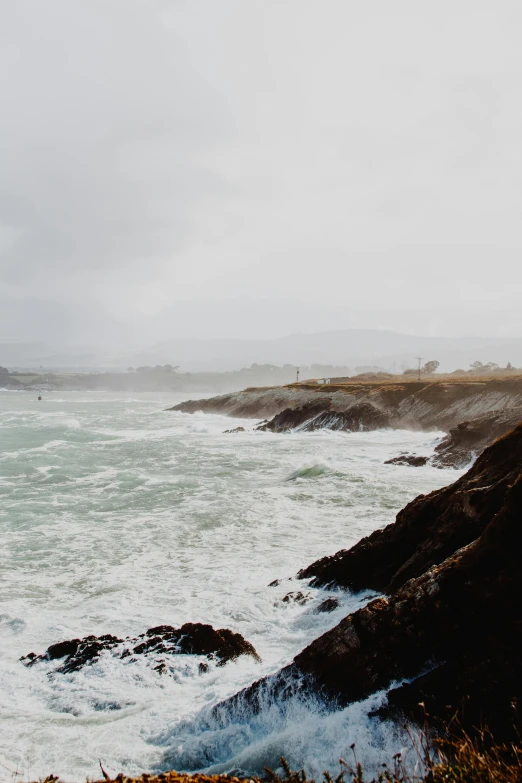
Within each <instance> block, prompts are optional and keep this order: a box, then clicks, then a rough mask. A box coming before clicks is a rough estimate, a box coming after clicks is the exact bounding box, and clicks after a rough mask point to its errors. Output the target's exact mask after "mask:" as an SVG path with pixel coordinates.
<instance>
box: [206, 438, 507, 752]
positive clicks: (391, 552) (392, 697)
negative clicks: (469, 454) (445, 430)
mask: <svg viewBox="0 0 522 783" xmlns="http://www.w3.org/2000/svg"><path fill="white" fill-rule="evenodd" d="M521 556H522V424H520V425H519V426H517V427H516V428H515V429H514V430H513V431H512V432H510V433H508V434H507V435H506V436H504V437H503V438H501V439H499V440H498V441H496V442H495V443H494V444H493V445H491V446H490V447H489V448H488V449H486V451H485V452H484V453H483V454H482V455H481V457H480V458H479V459H478V460H477V462H476V464H475V465H474V466H473V468H472V469H471V470H469V471H468V473H467V474H466V475H465V476H463V477H462V478H461V479H459V481H457V482H455V483H454V484H452V485H451V486H449V487H446V488H444V489H441V490H438V491H436V492H433V493H431V494H430V495H428V496H422V495H421V496H420V497H418V498H417V499H416V500H414V501H413V503H410V504H409V505H408V506H406V508H405V509H404V510H403V511H401V512H400V514H399V515H398V517H397V521H396V522H395V523H394V524H393V525H389V526H388V527H387V528H385V529H384V530H382V531H377V532H376V533H374V534H373V535H372V536H369V537H368V538H366V539H363V541H361V542H360V543H359V544H357V545H356V546H355V547H353V548H352V549H351V550H348V551H347V552H340V553H338V554H337V555H336V556H334V557H332V558H325V559H323V560H320V561H318V562H317V563H315V564H313V565H312V566H310V567H309V568H308V569H305V571H303V572H301V574H300V576H301V577H304V576H311V577H313V578H314V580H315V583H316V584H325V583H330V582H335V583H337V584H341V585H343V586H345V587H352V588H353V589H363V588H374V589H378V590H381V591H384V592H385V593H387V595H385V596H382V597H379V598H376V599H375V600H373V601H371V602H370V603H369V604H368V605H367V606H365V607H364V608H362V609H360V610H358V611H357V612H354V613H353V614H351V615H350V616H348V617H346V618H345V619H343V620H342V621H341V622H340V623H339V624H338V625H337V626H336V627H335V628H333V629H332V630H330V631H328V632H327V633H325V634H323V636H321V637H320V638H319V639H316V640H315V641H314V642H312V643H311V644H310V645H309V646H308V647H306V648H305V649H304V650H303V651H302V652H301V653H300V654H299V655H297V656H296V658H295V659H294V661H293V663H291V664H290V665H289V666H287V667H286V668H285V669H283V670H282V671H281V672H279V673H278V674H276V675H274V676H273V677H270V678H265V679H264V680H261V681H259V682H258V683H254V685H252V686H250V688H248V689H246V690H245V691H243V692H242V693H240V694H238V695H236V696H235V697H234V698H233V699H231V700H229V702H228V703H227V702H225V703H224V704H223V705H220V707H219V709H220V710H221V714H222V715H226V713H227V710H228V711H230V710H234V709H237V707H238V705H239V704H240V703H241V704H242V705H243V708H244V707H245V706H248V708H249V709H251V710H252V711H254V712H257V711H259V710H260V709H262V708H263V704H264V700H265V695H266V693H267V691H270V692H271V693H273V694H274V695H275V696H277V698H280V699H285V698H287V697H289V696H291V695H293V694H295V693H296V692H298V691H300V690H302V689H305V690H306V689H307V690H310V689H311V690H314V691H315V692H319V693H321V694H323V695H324V696H325V697H328V698H331V699H333V700H334V704H336V705H338V706H343V705H347V704H349V703H351V702H354V701H358V700H360V699H363V698H365V697H367V696H369V695H370V694H372V693H374V692H376V691H378V690H381V689H389V688H392V690H391V691H390V693H389V700H388V707H387V708H386V709H385V710H384V711H381V714H382V713H383V712H384V714H386V715H388V716H390V715H399V714H400V715H401V716H402V717H404V715H406V716H407V717H408V718H411V719H413V720H419V721H422V722H424V721H427V722H428V723H429V724H431V725H433V726H435V727H437V726H438V725H441V724H447V721H448V719H450V718H452V716H453V715H454V714H455V713H457V712H458V713H459V720H460V722H461V725H462V726H463V727H464V728H465V729H466V730H468V731H473V730H474V728H476V727H477V726H481V725H488V726H489V727H490V729H491V730H492V731H493V732H494V733H495V734H496V735H497V737H498V738H501V739H505V740H511V739H512V738H513V736H514V729H513V721H514V717H515V716H514V712H513V705H514V704H515V705H516V703H517V701H519V700H521V699H522V656H520V649H521V645H522V569H521V568H520V560H521ZM401 680H408V681H409V682H405V683H403V684H402V685H400V686H399V687H396V686H394V683H396V682H397V681H399V682H400V681H401Z"/></svg>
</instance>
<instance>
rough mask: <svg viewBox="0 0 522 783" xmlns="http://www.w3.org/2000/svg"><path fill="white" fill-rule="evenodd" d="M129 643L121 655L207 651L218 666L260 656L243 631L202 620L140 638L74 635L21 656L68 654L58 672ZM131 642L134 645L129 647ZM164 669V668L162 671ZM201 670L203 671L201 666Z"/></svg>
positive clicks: (34, 659) (35, 660)
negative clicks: (239, 659) (74, 637)
mask: <svg viewBox="0 0 522 783" xmlns="http://www.w3.org/2000/svg"><path fill="white" fill-rule="evenodd" d="M124 644H125V645H126V646H125V648H123V649H122V650H120V651H116V652H119V657H120V658H121V659H125V658H129V657H130V656H131V655H132V656H133V657H132V658H131V659H130V660H131V661H135V660H136V658H135V657H134V656H137V655H182V654H185V655H206V656H207V657H208V658H213V659H216V660H217V665H218V666H223V665H224V664H225V663H228V661H233V660H235V659H236V658H238V657H239V656H240V655H250V656H252V657H253V658H255V659H256V660H258V661H259V660H260V658H259V656H258V654H257V653H256V651H255V649H254V647H253V646H252V645H251V644H250V642H247V641H246V639H244V638H243V637H242V636H241V634H239V633H234V632H233V631H230V630H229V629H228V628H221V629H220V630H218V631H216V630H215V629H214V628H212V626H211V625H204V624H202V623H185V625H182V626H181V628H174V627H173V626H171V625H158V626H156V627H155V628H149V630H148V631H146V632H145V633H144V634H141V636H139V637H138V638H137V639H130V638H127V639H118V638H117V637H116V636H111V635H110V634H105V635H104V636H99V637H96V636H86V637H84V638H83V639H71V640H69V641H65V642H59V643H57V644H53V645H51V646H50V647H49V648H48V649H47V651H46V652H45V653H44V654H43V655H36V654H35V653H30V654H29V655H27V656H25V657H24V658H21V660H22V661H23V663H24V664H25V665H26V666H32V665H33V664H35V663H38V662H39V661H53V660H58V659H61V658H65V661H64V663H63V664H62V665H61V666H60V667H59V668H58V669H57V671H58V672H62V673H63V674H68V673H70V672H74V671H78V670H79V669H81V668H82V667H83V666H86V665H88V664H91V663H93V662H94V661H95V660H96V659H97V658H98V657H99V656H100V654H101V653H102V652H103V651H105V650H112V649H114V648H116V647H118V646H121V645H124ZM129 646H131V649H129ZM160 669H161V671H160ZM156 671H160V673H162V674H164V673H166V672H167V667H166V665H165V664H164V662H161V663H160V666H159V667H156ZM200 671H203V670H202V669H201V668H200Z"/></svg>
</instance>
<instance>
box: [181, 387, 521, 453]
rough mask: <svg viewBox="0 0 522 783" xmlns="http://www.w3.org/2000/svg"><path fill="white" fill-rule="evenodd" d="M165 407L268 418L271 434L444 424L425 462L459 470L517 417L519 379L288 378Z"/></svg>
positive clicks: (424, 427) (436, 427)
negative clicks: (317, 380)
mask: <svg viewBox="0 0 522 783" xmlns="http://www.w3.org/2000/svg"><path fill="white" fill-rule="evenodd" d="M170 410H175V411H181V412H184V413H194V412H196V411H203V412H208V413H224V414H226V415H229V416H236V417H246V418H249V417H250V418H258V419H269V421H264V422H262V423H261V425H260V426H259V429H264V430H269V431H271V432H287V431H289V430H293V429H300V430H301V431H305V432H306V431H312V430H317V429H332V430H346V431H364V430H375V429H382V428H383V427H391V428H394V429H420V430H427V431H430V430H443V431H446V432H448V433H449V434H448V437H447V438H445V439H444V440H443V441H442V442H441V444H440V445H439V446H438V448H437V450H436V453H435V455H434V457H432V458H431V459H430V462H431V463H432V464H434V465H436V466H440V467H459V468H462V467H465V466H466V465H467V464H469V462H470V461H471V460H472V459H473V458H474V457H475V456H476V455H477V454H478V453H480V451H482V449H483V448H485V447H486V446H487V445H488V444H489V443H491V442H492V441H493V440H494V439H495V438H497V437H498V436H499V435H502V434H504V433H505V432H507V431H508V430H509V429H511V428H512V427H513V426H514V425H515V424H516V423H517V422H518V421H520V420H521V419H522V378H517V377H515V378H507V379H506V378H504V379H496V380H491V379H489V380H474V381H470V380H456V381H446V380H445V381H430V382H422V383H416V382H412V381H409V382H378V383H362V382H361V383H346V384H338V385H334V384H329V385H318V384H293V385H291V386H278V387H268V388H262V389H246V390H245V391H242V392H234V393H233V394H224V395H221V396H219V397H212V398H210V399H206V400H189V401H187V402H183V403H181V404H180V405H176V406H175V407H174V408H171V409H170ZM409 464H412V465H415V464H425V463H423V462H422V461H420V460H418V459H417V460H415V459H413V460H412V461H410V462H409Z"/></svg>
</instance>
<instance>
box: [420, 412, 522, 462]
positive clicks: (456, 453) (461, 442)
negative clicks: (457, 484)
mask: <svg viewBox="0 0 522 783" xmlns="http://www.w3.org/2000/svg"><path fill="white" fill-rule="evenodd" d="M520 421H522V407H515V408H513V409H511V410H508V411H496V412H493V413H488V414H486V415H485V416H479V417H478V418H476V419H472V420H470V421H463V422H461V423H460V424H457V426H456V427H452V428H451V429H450V431H449V433H448V435H447V436H446V437H445V438H443V440H442V441H441V442H440V443H439V444H438V446H436V448H435V454H434V455H433V457H432V458H431V460H430V462H431V464H432V465H435V467H437V468H457V469H462V468H465V467H467V466H468V465H469V464H470V462H471V461H472V460H473V459H475V457H476V456H477V454H480V453H481V452H482V451H483V450H484V449H485V448H486V447H487V446H489V445H490V444H491V443H493V442H494V441H495V440H496V439H497V438H500V437H501V436H502V435H505V434H506V433H507V432H509V431H510V430H511V429H513V427H516V425H517V424H518V423H519V422H520Z"/></svg>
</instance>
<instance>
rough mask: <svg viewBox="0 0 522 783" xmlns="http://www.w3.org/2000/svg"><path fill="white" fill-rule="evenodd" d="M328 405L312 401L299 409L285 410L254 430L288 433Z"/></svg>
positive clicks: (321, 411)
mask: <svg viewBox="0 0 522 783" xmlns="http://www.w3.org/2000/svg"><path fill="white" fill-rule="evenodd" d="M329 402H330V401H329V400H328V403H329ZM328 403H324V402H315V401H312V402H309V403H307V404H306V405H303V406H301V407H297V408H285V410H284V411H281V413H278V414H277V415H276V416H274V418H273V419H271V420H270V421H267V422H265V423H264V424H260V425H259V426H258V427H256V429H258V430H262V431H269V432H288V431H289V430H293V429H295V428H296V427H299V426H301V425H302V424H304V423H305V422H309V421H310V420H311V419H313V418H314V417H315V416H318V415H319V414H321V413H323V412H324V409H325V405H326V407H328Z"/></svg>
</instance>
